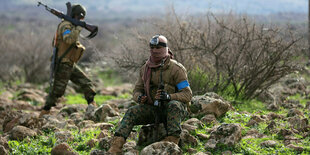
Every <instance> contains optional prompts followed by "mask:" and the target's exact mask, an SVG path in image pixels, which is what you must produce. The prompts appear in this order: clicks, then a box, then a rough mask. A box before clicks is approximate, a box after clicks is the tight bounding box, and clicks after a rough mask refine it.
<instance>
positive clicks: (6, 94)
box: [0, 91, 14, 100]
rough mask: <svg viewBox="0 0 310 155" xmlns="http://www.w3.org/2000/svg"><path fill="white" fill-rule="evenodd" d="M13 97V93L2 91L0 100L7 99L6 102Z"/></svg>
mask: <svg viewBox="0 0 310 155" xmlns="http://www.w3.org/2000/svg"><path fill="white" fill-rule="evenodd" d="M13 97H14V95H13V93H11V92H9V91H4V92H2V93H1V94H0V99H4V100H5V99H7V100H11V98H13Z"/></svg>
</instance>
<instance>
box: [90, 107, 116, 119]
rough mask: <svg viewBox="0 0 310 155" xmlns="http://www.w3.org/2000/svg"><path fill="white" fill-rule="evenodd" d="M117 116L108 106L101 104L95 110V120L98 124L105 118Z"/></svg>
mask: <svg viewBox="0 0 310 155" xmlns="http://www.w3.org/2000/svg"><path fill="white" fill-rule="evenodd" d="M114 116H119V113H118V112H117V111H116V110H115V109H113V108H112V107H111V106H110V105H109V104H103V105H101V106H100V107H99V108H98V109H96V110H95V119H96V121H98V122H105V121H106V118H107V117H114Z"/></svg>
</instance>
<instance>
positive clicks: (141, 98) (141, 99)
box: [138, 94, 147, 104]
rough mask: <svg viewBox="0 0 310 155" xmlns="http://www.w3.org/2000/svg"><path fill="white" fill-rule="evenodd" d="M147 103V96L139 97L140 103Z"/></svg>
mask: <svg viewBox="0 0 310 155" xmlns="http://www.w3.org/2000/svg"><path fill="white" fill-rule="evenodd" d="M146 101H147V96H146V95H144V94H141V95H140V96H139V97H138V103H140V104H144V103H145V102H146Z"/></svg>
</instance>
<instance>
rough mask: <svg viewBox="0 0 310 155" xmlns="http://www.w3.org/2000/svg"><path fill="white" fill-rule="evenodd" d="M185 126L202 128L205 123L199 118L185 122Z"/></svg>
mask: <svg viewBox="0 0 310 155" xmlns="http://www.w3.org/2000/svg"><path fill="white" fill-rule="evenodd" d="M183 124H188V125H192V126H196V127H197V128H201V127H202V126H203V123H202V122H201V121H200V120H199V119H197V118H191V119H189V120H187V121H185V122H184V123H183Z"/></svg>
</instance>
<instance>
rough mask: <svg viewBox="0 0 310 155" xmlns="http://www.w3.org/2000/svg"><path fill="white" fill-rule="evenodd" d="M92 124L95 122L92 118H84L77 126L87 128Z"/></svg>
mask: <svg viewBox="0 0 310 155" xmlns="http://www.w3.org/2000/svg"><path fill="white" fill-rule="evenodd" d="M94 124H95V122H94V121H92V120H84V121H82V122H80V123H79V124H78V127H79V128H89V127H91V126H92V125H94Z"/></svg>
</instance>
